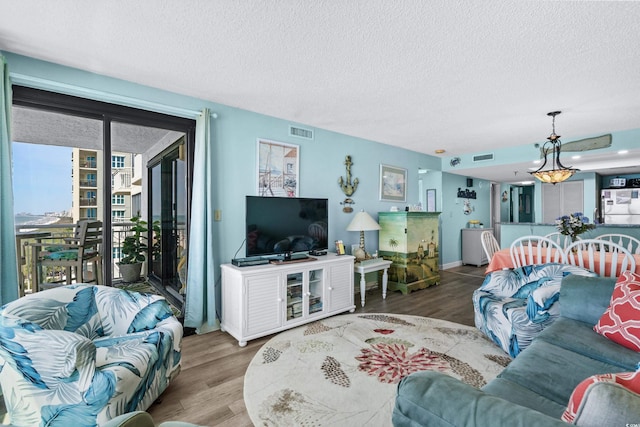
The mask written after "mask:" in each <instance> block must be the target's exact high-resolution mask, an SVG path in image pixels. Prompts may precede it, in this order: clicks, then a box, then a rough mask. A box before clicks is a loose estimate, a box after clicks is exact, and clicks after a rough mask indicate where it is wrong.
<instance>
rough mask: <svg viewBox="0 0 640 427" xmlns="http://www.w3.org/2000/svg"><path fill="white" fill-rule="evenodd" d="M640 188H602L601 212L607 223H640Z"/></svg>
mask: <svg viewBox="0 0 640 427" xmlns="http://www.w3.org/2000/svg"><path fill="white" fill-rule="evenodd" d="M639 194H640V190H639V189H637V188H615V189H614V188H611V189H607V190H602V195H601V206H600V212H601V213H602V220H603V222H604V223H605V224H640V197H639Z"/></svg>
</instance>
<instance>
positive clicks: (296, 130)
mask: <svg viewBox="0 0 640 427" xmlns="http://www.w3.org/2000/svg"><path fill="white" fill-rule="evenodd" d="M289 135H290V136H295V137H297V138H304V139H311V140H312V139H313V131H312V130H311V129H304V128H301V127H297V126H289Z"/></svg>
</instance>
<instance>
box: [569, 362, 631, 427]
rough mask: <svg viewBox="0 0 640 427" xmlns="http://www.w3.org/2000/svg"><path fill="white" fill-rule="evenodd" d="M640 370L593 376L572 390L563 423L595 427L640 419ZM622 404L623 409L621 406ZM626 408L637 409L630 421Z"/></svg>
mask: <svg viewBox="0 0 640 427" xmlns="http://www.w3.org/2000/svg"><path fill="white" fill-rule="evenodd" d="M638 393H640V370H638V371H636V372H623V373H619V374H602V375H594V376H591V377H589V378H587V379H586V380H584V381H582V382H581V383H580V384H578V386H577V387H576V388H575V389H574V390H573V393H572V394H571V398H570V399H569V404H568V405H567V409H566V410H565V411H564V413H563V414H562V417H561V418H562V420H563V421H565V422H568V423H572V424H577V425H583V426H587V425H589V426H591V425H593V426H596V425H604V423H603V421H606V424H608V425H625V424H627V422H628V421H629V420H630V419H637V418H638V416H640V408H638V406H639V403H640V394H638ZM621 404H622V405H624V406H621ZM627 408H629V409H631V408H638V409H637V410H636V413H635V415H634V416H632V417H631V418H630V415H631V414H629V412H628V411H627Z"/></svg>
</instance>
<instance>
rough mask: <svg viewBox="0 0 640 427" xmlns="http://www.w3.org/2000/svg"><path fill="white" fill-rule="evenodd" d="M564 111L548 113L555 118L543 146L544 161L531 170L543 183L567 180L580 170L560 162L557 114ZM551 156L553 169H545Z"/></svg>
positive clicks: (560, 144)
mask: <svg viewBox="0 0 640 427" xmlns="http://www.w3.org/2000/svg"><path fill="white" fill-rule="evenodd" d="M560 113H562V111H552V112H550V113H547V116H551V117H552V118H553V121H552V131H551V135H549V137H548V138H547V139H548V141H547V142H545V143H544V145H543V146H542V152H543V153H544V163H542V166H540V169H538V170H537V171H535V172H529V173H530V174H531V175H533V176H535V177H536V178H538V179H539V180H540V181H542V182H543V183H547V184H554V185H555V184H557V183H559V182H562V181H566V180H567V179H569V178H571V176H572V175H573V174H574V173H576V172H578V171H579V169H573V168H568V167H566V166H564V165H563V164H562V163H560V147H561V146H562V142H560V135H556V116H557V115H558V114H560ZM549 156H551V165H550V167H551V169H545V166H546V165H547V161H548V158H549Z"/></svg>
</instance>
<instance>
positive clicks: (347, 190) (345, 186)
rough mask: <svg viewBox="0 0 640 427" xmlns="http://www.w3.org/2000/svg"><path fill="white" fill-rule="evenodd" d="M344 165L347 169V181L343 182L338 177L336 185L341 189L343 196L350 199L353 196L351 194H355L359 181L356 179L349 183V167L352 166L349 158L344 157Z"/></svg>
mask: <svg viewBox="0 0 640 427" xmlns="http://www.w3.org/2000/svg"><path fill="white" fill-rule="evenodd" d="M344 164H345V166H346V167H347V179H346V180H344V179H343V178H342V177H340V179H339V180H338V184H339V185H340V188H341V189H342V192H343V193H344V195H345V196H347V197H350V196H352V195H353V193H355V192H356V189H357V188H358V184H359V181H358V178H356V179H355V180H353V183H352V182H351V165H352V164H353V163H352V162H351V156H349V155H347V157H345V159H344ZM345 202H346V200H345Z"/></svg>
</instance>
